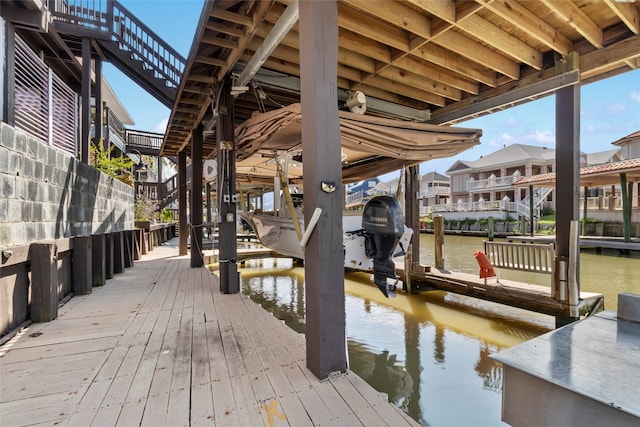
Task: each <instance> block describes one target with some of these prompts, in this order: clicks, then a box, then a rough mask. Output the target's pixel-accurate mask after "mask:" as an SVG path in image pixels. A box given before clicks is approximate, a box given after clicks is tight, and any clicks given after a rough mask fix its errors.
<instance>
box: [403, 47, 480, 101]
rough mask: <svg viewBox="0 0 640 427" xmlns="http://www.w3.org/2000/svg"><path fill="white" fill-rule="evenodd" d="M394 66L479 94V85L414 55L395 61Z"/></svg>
mask: <svg viewBox="0 0 640 427" xmlns="http://www.w3.org/2000/svg"><path fill="white" fill-rule="evenodd" d="M393 65H395V66H396V67H398V68H400V69H403V70H406V71H409V70H412V71H413V72H414V73H416V74H420V75H423V76H426V77H429V78H430V79H432V80H434V81H436V82H440V83H442V84H444V85H447V86H451V87H454V88H456V89H459V90H462V91H464V92H467V93H472V94H478V91H479V88H478V84H477V83H475V82H474V81H472V80H470V79H465V78H461V77H459V76H458V75H456V74H453V73H451V72H449V70H446V69H444V68H443V67H440V66H438V65H434V64H432V63H430V62H428V61H424V60H420V59H418V58H417V57H415V56H413V55H408V56H405V57H402V58H400V59H397V60H394V61H393Z"/></svg>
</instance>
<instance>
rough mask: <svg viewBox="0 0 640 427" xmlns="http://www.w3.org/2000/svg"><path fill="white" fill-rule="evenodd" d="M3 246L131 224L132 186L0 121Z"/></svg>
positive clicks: (120, 228)
mask: <svg viewBox="0 0 640 427" xmlns="http://www.w3.org/2000/svg"><path fill="white" fill-rule="evenodd" d="M0 191H1V193H0V194H1V196H2V197H0V247H2V248H6V247H11V246H18V245H25V244H29V243H31V242H34V241H43V240H54V239H60V238H66V237H75V236H88V235H91V234H97V233H107V232H113V231H123V230H130V229H133V204H134V193H133V187H131V186H129V185H126V184H124V183H122V182H120V181H118V180H115V179H113V178H111V177H109V176H107V175H105V174H103V173H100V172H99V171H98V170H96V169H95V168H93V167H92V166H89V165H87V164H84V163H82V162H80V161H78V160H76V159H75V158H73V157H71V156H69V155H68V154H67V153H64V152H63V151H60V150H58V149H56V148H53V147H51V146H49V145H47V144H46V143H44V142H41V141H39V140H37V139H34V138H32V137H30V136H28V135H26V134H25V133H23V132H22V131H19V130H16V129H14V128H13V127H11V126H9V125H7V124H6V123H3V122H0Z"/></svg>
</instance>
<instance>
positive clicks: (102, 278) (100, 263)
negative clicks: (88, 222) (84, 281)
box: [91, 234, 107, 286]
mask: <svg viewBox="0 0 640 427" xmlns="http://www.w3.org/2000/svg"><path fill="white" fill-rule="evenodd" d="M105 252H106V237H105V235H104V234H93V235H91V284H92V286H102V285H104V284H105V282H106V281H107V257H106V254H105Z"/></svg>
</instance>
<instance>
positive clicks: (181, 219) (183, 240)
mask: <svg viewBox="0 0 640 427" xmlns="http://www.w3.org/2000/svg"><path fill="white" fill-rule="evenodd" d="M178 215H179V216H178V227H179V232H178V236H179V237H178V253H179V254H180V255H186V254H187V236H188V235H189V230H188V228H187V153H186V151H185V150H180V151H179V152H178Z"/></svg>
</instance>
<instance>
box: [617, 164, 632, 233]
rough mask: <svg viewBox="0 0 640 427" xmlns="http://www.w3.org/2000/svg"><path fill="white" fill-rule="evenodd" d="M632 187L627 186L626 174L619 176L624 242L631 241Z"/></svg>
mask: <svg viewBox="0 0 640 427" xmlns="http://www.w3.org/2000/svg"><path fill="white" fill-rule="evenodd" d="M632 195H633V186H631V185H629V186H627V174H626V173H621V174H620V197H621V198H622V223H623V225H622V234H623V236H624V241H625V242H627V243H628V242H630V241H631V197H632Z"/></svg>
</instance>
